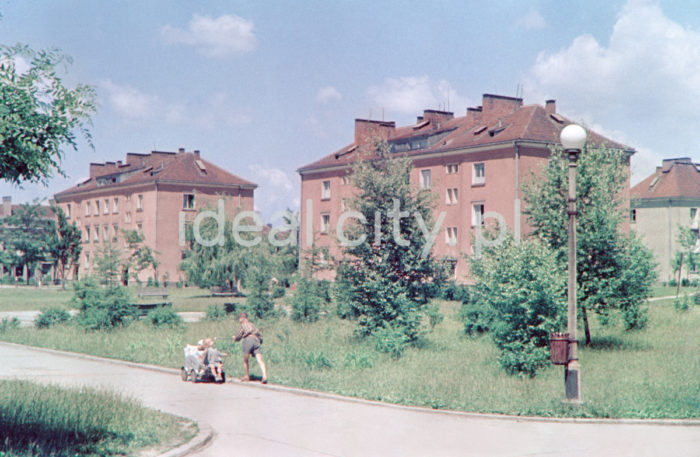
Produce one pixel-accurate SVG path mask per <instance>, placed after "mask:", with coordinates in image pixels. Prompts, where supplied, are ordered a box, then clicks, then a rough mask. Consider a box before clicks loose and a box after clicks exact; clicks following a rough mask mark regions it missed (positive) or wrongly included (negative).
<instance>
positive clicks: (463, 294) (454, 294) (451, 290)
mask: <svg viewBox="0 0 700 457" xmlns="http://www.w3.org/2000/svg"><path fill="white" fill-rule="evenodd" d="M440 296H441V298H442V299H443V300H453V301H459V302H462V303H466V302H467V301H469V286H465V285H464V284H457V283H456V282H454V281H448V282H446V283H445V285H444V286H443V288H442V291H441V294H440Z"/></svg>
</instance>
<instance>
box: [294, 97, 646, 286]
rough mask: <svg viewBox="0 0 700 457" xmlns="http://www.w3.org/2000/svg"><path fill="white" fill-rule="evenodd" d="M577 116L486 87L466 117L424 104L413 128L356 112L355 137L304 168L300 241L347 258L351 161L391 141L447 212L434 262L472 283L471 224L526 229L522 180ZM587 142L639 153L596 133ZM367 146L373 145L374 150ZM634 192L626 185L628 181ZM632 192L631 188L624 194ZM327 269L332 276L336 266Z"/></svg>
mask: <svg viewBox="0 0 700 457" xmlns="http://www.w3.org/2000/svg"><path fill="white" fill-rule="evenodd" d="M569 123H571V121H570V120H569V119H567V118H566V117H564V116H562V115H561V114H559V113H558V112H557V110H556V102H555V101H554V100H548V101H546V103H545V105H543V106H542V105H524V104H523V100H522V99H521V98H515V97H507V96H502V95H492V94H484V95H483V99H482V105H481V106H478V107H474V108H468V109H467V110H466V114H465V116H461V117H455V116H454V113H452V112H447V111H439V110H425V111H424V112H423V115H422V116H419V117H418V118H417V121H416V123H415V124H414V125H409V126H403V127H397V126H396V125H395V123H394V122H386V121H376V120H366V119H356V120H355V132H354V133H355V134H354V139H353V141H352V142H351V143H350V144H349V145H347V146H345V147H343V148H341V149H339V150H338V151H336V152H334V153H332V154H329V155H327V156H325V157H323V158H321V159H320V160H318V161H316V162H313V163H310V164H308V165H305V166H303V167H301V168H299V169H298V172H299V174H300V176H301V218H300V235H301V236H300V238H301V241H300V248H301V250H302V252H303V251H304V250H309V249H310V248H311V247H312V245H313V246H314V247H315V248H317V249H318V248H322V249H325V250H327V251H328V253H329V254H330V256H331V257H333V258H336V259H338V258H341V257H342V251H341V249H340V247H339V245H338V243H337V241H336V240H337V236H336V223H337V221H338V218H339V217H340V215H341V213H342V212H343V211H344V210H345V205H344V200H345V199H348V198H350V197H351V196H352V195H353V192H354V189H353V187H352V185H351V184H350V180H349V179H348V174H349V173H350V172H351V169H352V165H353V163H354V162H355V161H357V160H358V159H360V158H363V157H368V156H367V153H366V152H365V151H367V150H368V146H370V145H371V144H372V143H373V141H375V140H376V139H377V138H380V139H383V140H386V141H387V142H388V143H389V145H390V147H391V150H392V151H393V152H394V153H396V154H397V155H406V156H408V157H410V158H411V159H412V161H413V166H414V167H413V170H412V173H411V176H410V180H411V182H412V183H414V184H415V185H417V186H421V187H423V188H430V189H432V190H433V192H435V195H436V203H437V205H436V208H435V216H436V217H435V218H434V219H435V220H437V216H438V214H440V213H441V212H444V213H445V219H444V222H443V228H442V229H441V234H440V236H438V238H437V239H436V242H435V244H434V246H433V253H434V255H435V256H436V257H437V258H438V259H442V260H445V261H447V262H449V263H450V264H451V265H452V266H453V275H454V279H456V280H458V281H467V279H468V278H467V274H468V271H467V260H466V258H465V255H468V254H470V253H472V252H473V251H474V248H475V246H474V245H473V239H474V236H475V229H476V227H477V226H481V225H483V224H484V223H485V220H486V219H494V220H496V219H498V220H500V221H501V222H504V223H505V224H506V226H507V227H508V229H509V230H510V231H512V232H513V233H514V234H515V236H516V237H519V236H522V235H523V234H525V233H527V232H528V231H529V228H528V226H527V221H526V218H525V216H524V215H523V207H522V205H523V203H522V195H521V188H522V184H523V183H524V182H525V181H526V180H528V179H529V178H530V175H531V172H535V173H537V172H538V171H539V170H540V169H541V166H543V165H544V164H546V162H547V159H548V158H549V156H550V148H551V147H552V146H554V145H556V144H557V143H558V142H559V132H560V131H561V129H562V128H563V127H564V126H566V125H568V124H569ZM588 144H589V145H594V146H601V147H602V146H605V147H611V148H616V149H619V150H621V151H623V153H625V154H626V157H627V166H629V157H631V155H632V154H633V153H634V150H633V149H631V148H629V147H627V146H624V145H622V144H620V143H617V142H614V141H611V140H609V139H607V138H604V137H603V136H601V135H599V134H598V133H596V132H593V131H589V132H588ZM370 149H371V148H370ZM627 189H629V185H628V186H627ZM625 196H626V195H625ZM321 275H322V276H326V277H331V276H332V272H325V273H322V274H321Z"/></svg>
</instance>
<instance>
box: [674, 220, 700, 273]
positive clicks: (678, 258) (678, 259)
mask: <svg viewBox="0 0 700 457" xmlns="http://www.w3.org/2000/svg"><path fill="white" fill-rule="evenodd" d="M676 240H677V241H678V246H679V249H678V250H677V251H676V255H675V256H674V258H673V261H672V262H671V263H672V267H673V271H674V272H676V271H680V272H681V273H682V272H683V267H685V277H686V278H689V277H690V272H691V271H694V270H695V269H696V268H697V264H698V258H699V257H700V254H698V253H697V252H695V246H696V245H697V242H698V233H697V231H694V230H691V228H690V227H688V226H685V225H679V226H678V236H677V238H676ZM679 279H680V278H679ZM679 282H680V281H679Z"/></svg>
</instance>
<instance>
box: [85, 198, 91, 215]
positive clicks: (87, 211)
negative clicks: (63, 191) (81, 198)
mask: <svg viewBox="0 0 700 457" xmlns="http://www.w3.org/2000/svg"><path fill="white" fill-rule="evenodd" d="M85 215H86V216H89V215H90V202H89V201H86V202H85Z"/></svg>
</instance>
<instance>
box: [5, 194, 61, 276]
mask: <svg viewBox="0 0 700 457" xmlns="http://www.w3.org/2000/svg"><path fill="white" fill-rule="evenodd" d="M5 224H6V226H7V230H5V231H4V232H5V236H6V238H5V240H4V245H5V249H6V250H9V251H10V252H14V253H15V255H14V256H13V257H14V262H15V265H17V266H19V267H22V268H24V270H25V281H28V280H29V278H30V277H31V276H33V275H34V272H35V270H36V267H37V266H38V265H39V263H40V262H41V261H43V260H46V259H47V258H48V250H47V246H48V240H49V238H50V236H51V234H52V233H53V232H54V230H55V224H54V222H53V220H52V219H51V218H49V217H47V214H46V209H45V208H43V207H42V206H41V204H40V202H39V201H38V200H35V201H34V203H31V204H30V203H24V204H22V205H20V207H19V208H18V209H17V210H16V211H15V212H14V213H13V214H12V215H11V216H8V217H7V218H6V219H5ZM37 285H38V282H37Z"/></svg>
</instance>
